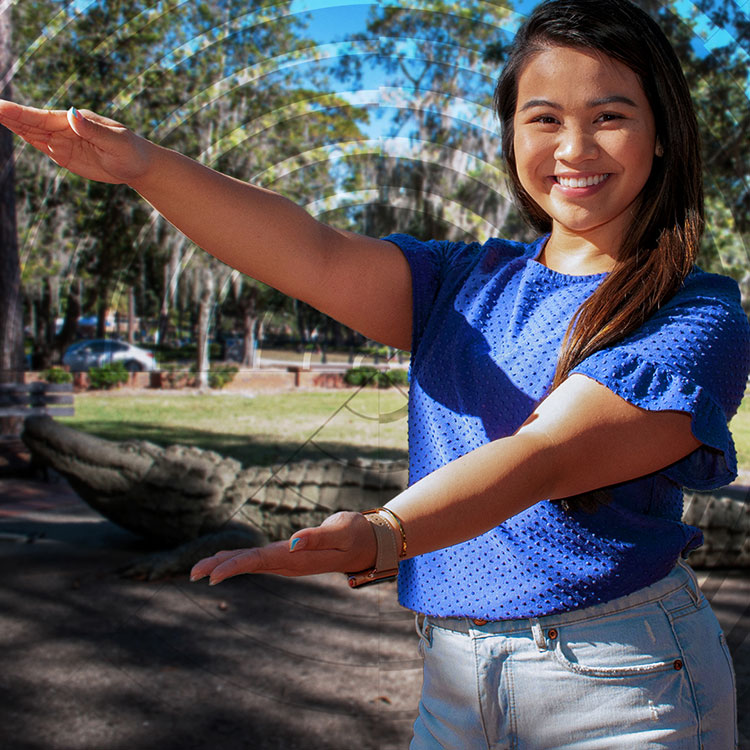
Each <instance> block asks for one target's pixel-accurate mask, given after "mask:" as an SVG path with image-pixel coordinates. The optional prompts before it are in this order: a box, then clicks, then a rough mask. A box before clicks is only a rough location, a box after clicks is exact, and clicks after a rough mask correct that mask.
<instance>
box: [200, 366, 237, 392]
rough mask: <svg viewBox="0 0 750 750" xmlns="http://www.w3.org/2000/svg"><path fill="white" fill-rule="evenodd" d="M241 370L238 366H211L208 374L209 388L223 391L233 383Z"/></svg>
mask: <svg viewBox="0 0 750 750" xmlns="http://www.w3.org/2000/svg"><path fill="white" fill-rule="evenodd" d="M239 369H240V368H239V367H237V365H211V371H210V372H209V373H208V385H209V388H217V389H221V388H223V387H224V386H225V385H227V384H229V383H231V382H232V381H233V380H234V376H235V375H236V374H237V373H238V372H239Z"/></svg>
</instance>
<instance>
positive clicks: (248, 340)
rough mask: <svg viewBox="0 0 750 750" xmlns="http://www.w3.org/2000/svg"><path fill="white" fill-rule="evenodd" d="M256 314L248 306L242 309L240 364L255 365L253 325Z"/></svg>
mask: <svg viewBox="0 0 750 750" xmlns="http://www.w3.org/2000/svg"><path fill="white" fill-rule="evenodd" d="M257 323H258V316H257V315H256V314H255V313H254V312H253V311H251V310H250V309H249V308H245V309H244V310H243V311H242V327H243V332H244V336H243V339H242V366H243V367H253V368H254V367H255V350H256V347H255V327H256V325H257Z"/></svg>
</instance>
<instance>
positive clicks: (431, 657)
mask: <svg viewBox="0 0 750 750" xmlns="http://www.w3.org/2000/svg"><path fill="white" fill-rule="evenodd" d="M420 620H421V618H420ZM479 622H480V624H478V625H477V624H475V621H473V620H471V619H468V618H434V617H427V618H425V619H424V621H422V622H421V624H419V625H418V632H419V634H420V637H421V642H420V644H419V645H420V651H421V652H422V655H423V657H424V684H423V687H422V699H421V701H420V704H419V716H418V718H417V720H416V722H415V724H414V739H413V740H412V743H411V745H410V748H411V750H435V749H436V748H441V749H446V750H447V749H448V748H455V750H474V749H475V748H476V749H477V750H479V749H484V750H487V749H488V748H489V749H491V750H500V749H501V748H502V750H506V749H507V750H511V749H514V750H515V749H517V750H562V749H563V748H566V749H570V750H573V749H574V750H645V749H646V748H648V750H651V749H652V748H669V750H683V749H684V750H688V748H689V749H690V750H698V749H699V748H703V749H704V750H732V749H733V748H736V747H737V707H736V693H735V685H734V673H733V669H732V663H731V657H730V655H729V651H728V649H727V646H726V641H725V639H724V635H723V633H722V632H721V628H720V626H719V623H718V621H717V620H716V617H715V616H714V614H713V612H712V611H711V608H710V606H709V604H708V602H707V601H706V600H705V598H704V597H703V595H702V594H701V592H700V589H699V588H698V583H697V581H696V580H695V575H694V574H693V572H692V570H691V569H690V568H689V567H688V566H687V565H685V564H684V563H679V564H678V565H677V566H676V567H675V569H674V570H673V571H672V572H671V573H670V574H669V575H668V576H667V577H666V578H663V579H662V580H661V581H658V582H657V583H655V584H654V585H652V586H649V587H647V588H645V589H641V590H640V591H637V592H636V593H634V594H630V595H629V596H625V597H622V598H619V599H615V600H614V601H611V602H607V603H606V604H599V605H596V606H594V607H589V608H586V609H582V610H577V611H574V612H568V613H565V614H560V615H550V616H547V617H540V618H538V619H532V620H506V621H502V622H489V623H487V624H481V622H482V621H479Z"/></svg>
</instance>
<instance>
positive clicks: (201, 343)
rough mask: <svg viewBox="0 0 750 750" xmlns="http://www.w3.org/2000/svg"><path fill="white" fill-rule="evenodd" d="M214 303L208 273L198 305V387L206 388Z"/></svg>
mask: <svg viewBox="0 0 750 750" xmlns="http://www.w3.org/2000/svg"><path fill="white" fill-rule="evenodd" d="M213 301H214V278H213V276H212V275H211V274H210V273H206V274H204V275H203V285H202V288H201V292H200V302H199V303H198V335H197V344H198V346H197V352H196V354H197V362H196V364H197V367H198V373H197V375H198V378H197V380H198V387H199V388H208V371H209V368H210V366H211V365H210V361H209V336H208V334H209V328H210V325H211V305H212V304H213Z"/></svg>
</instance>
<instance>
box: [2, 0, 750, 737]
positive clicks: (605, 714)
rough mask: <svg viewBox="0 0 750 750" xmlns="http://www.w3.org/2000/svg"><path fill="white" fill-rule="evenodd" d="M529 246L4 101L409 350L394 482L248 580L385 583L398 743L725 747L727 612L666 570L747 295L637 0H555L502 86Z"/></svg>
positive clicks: (199, 226)
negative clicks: (710, 253) (264, 182)
mask: <svg viewBox="0 0 750 750" xmlns="http://www.w3.org/2000/svg"><path fill="white" fill-rule="evenodd" d="M496 102H497V108H498V113H499V115H500V119H501V123H502V126H503V136H502V137H503V148H504V155H505V159H506V161H507V166H508V170H509V174H510V178H511V181H512V185H513V188H514V190H515V193H516V195H517V197H518V201H519V205H520V206H521V208H522V209H523V210H524V212H525V213H526V215H527V216H528V218H529V220H530V221H531V223H532V224H533V225H534V226H535V227H536V228H537V229H538V230H539V232H540V234H541V236H540V238H539V239H538V240H537V241H536V242H534V243H532V244H530V245H522V244H518V243H514V242H509V241H504V240H498V239H491V240H489V241H488V242H486V243H485V244H484V245H480V244H478V243H474V244H469V245H466V244H463V243H450V242H420V241H418V240H416V239H414V238H412V237H408V236H404V235H393V236H391V237H389V238H387V239H386V240H376V239H370V238H366V237H362V236H358V235H355V234H352V233H348V232H342V231H339V230H336V229H333V228H331V227H328V226H325V225H323V224H321V223H319V222H317V221H315V220H314V219H312V218H311V217H310V216H308V215H307V214H306V213H305V212H304V211H302V210H301V209H300V208H298V207H296V206H294V205H293V204H291V203H290V202H289V201H287V200H286V199H284V198H282V197H280V196H278V195H276V194H274V193H272V192H269V191H267V190H263V189H261V188H258V187H254V186H252V185H248V184H245V183H242V182H239V181H236V180H233V179H231V178H228V177H225V176H223V175H220V174H217V173H216V172H213V171H211V170H210V169H207V168H205V167H203V166H200V165H198V164H197V163H195V162H193V161H191V160H189V159H187V158H185V157H182V156H180V155H179V154H176V153H174V152H171V151H168V150H165V149H162V148H160V147H158V146H156V145H154V144H152V143H149V142H148V141H145V140H143V139H141V138H139V137H137V136H136V135H134V134H133V133H131V132H130V131H128V130H126V129H125V128H123V127H122V126H120V125H119V124H118V123H116V122H113V121H111V120H108V119H105V118H102V117H99V116H97V115H95V114H94V113H92V112H83V113H79V112H76V111H75V110H70V111H69V112H67V113H65V112H44V111H41V110H34V109H30V108H25V107H20V106H18V105H14V104H10V103H3V104H2V106H0V121H2V122H3V123H4V124H5V125H7V126H8V127H9V128H11V129H12V130H14V131H15V132H17V133H18V134H19V135H21V136H22V137H24V138H25V139H26V140H28V141H29V142H30V143H31V144H32V145H34V146H35V147H37V148H39V149H40V150H42V151H43V152H45V153H47V154H48V155H50V156H51V157H52V158H53V159H54V160H55V161H56V162H57V163H59V164H61V165H63V166H66V167H68V168H70V169H72V170H73V171H75V172H77V173H78V174H81V175H83V176H86V177H90V178H92V179H96V180H103V181H107V182H116V183H127V184H129V185H130V186H131V187H133V188H134V189H135V190H137V191H138V192H139V193H140V194H141V195H142V196H143V197H144V198H145V199H146V200H148V201H149V202H150V203H151V204H152V205H154V206H155V207H156V208H157V209H158V210H159V211H160V212H161V213H162V214H163V215H164V216H165V217H167V218H168V219H169V220H170V221H172V222H173V223H174V224H175V225H176V226H178V227H179V228H180V229H181V230H182V231H183V232H185V233H186V234H187V235H188V236H189V237H190V238H191V239H192V240H193V241H194V242H195V243H197V244H198V245H200V246H202V247H203V248H205V249H206V250H208V251H209V252H211V253H213V254H214V255H216V256H217V257H219V258H221V259H222V260H224V261H226V262H227V263H230V264H231V265H233V266H234V267H236V268H238V269H239V270H241V271H243V272H245V273H248V274H250V275H252V276H254V277H256V278H258V279H261V280H262V281H264V282H266V283H268V284H272V285H274V286H276V287H277V288H279V289H281V290H282V291H284V292H286V293H288V294H291V295H293V296H296V297H298V298H300V299H303V300H305V301H306V302H309V303H310V304H312V305H314V306H316V307H318V308H319V309H321V310H323V311H324V312H326V313H328V314H329V315H332V316H333V317H335V318H337V319H338V320H341V321H342V322H344V323H346V324H347V325H349V326H351V327H353V328H355V329H357V330H359V331H362V332H363V333H365V334H366V335H367V336H369V337H372V338H374V339H376V340H379V341H381V342H383V343H385V344H389V345H393V346H397V347H401V348H404V349H411V352H412V367H411V389H410V422H409V437H410V454H411V456H410V460H411V485H410V487H409V488H408V489H407V490H406V491H405V492H403V493H402V494H400V495H399V496H398V497H396V498H394V499H393V500H391V501H390V502H389V503H388V504H387V506H386V507H385V508H384V509H379V510H377V511H376V512H374V513H369V514H366V515H365V514H358V513H339V514H336V515H335V516H332V517H331V518H329V519H328V520H327V521H326V522H324V523H323V524H322V525H321V526H320V527H318V528H315V529H304V530H301V531H299V532H297V533H296V534H294V536H293V537H292V539H291V540H290V541H289V542H280V543H276V544H272V545H269V546H268V547H265V548H262V549H252V550H233V551H227V552H221V553H219V554H218V555H216V556H214V557H212V558H209V559H207V560H203V561H201V562H200V563H199V564H198V565H196V567H195V568H194V571H193V579H194V580H197V579H199V578H201V577H204V576H210V581H211V583H218V582H219V581H222V580H224V579H226V578H228V577H229V576H233V575H237V574H239V573H251V572H258V571H263V572H272V573H278V574H281V575H305V574H311V573H320V572H327V571H346V572H349V573H351V576H350V582H351V583H352V584H353V585H358V584H359V583H361V582H363V581H365V582H366V581H374V580H379V579H381V578H383V577H386V576H389V575H393V574H395V573H396V569H397V568H398V570H399V594H400V600H401V603H402V604H404V605H405V606H407V607H409V608H411V609H413V610H415V611H416V612H418V613H421V615H425V617H423V618H422V617H420V636H421V639H422V642H421V645H422V651H423V654H424V657H425V673H424V687H423V694H422V700H421V702H420V712H419V717H418V719H417V722H416V724H415V737H414V740H413V743H412V747H413V748H417V749H419V748H474V747H477V748H478V747H498V748H499V747H518V748H533V749H534V750H540V749H542V748H587V749H588V748H592V749H593V748H615V747H617V748H633V747H639V748H641V747H643V748H646V747H669V748H699V747H705V748H717V750H718V749H719V748H731V747H734V746H735V745H736V729H735V726H736V719H735V698H734V686H733V676H732V668H731V663H730V659H729V654H728V651H727V648H726V645H725V643H724V639H723V636H722V634H721V631H720V628H719V625H718V623H717V621H716V619H715V617H714V616H713V613H712V612H711V610H710V608H709V606H708V604H707V602H706V601H705V599H704V598H703V597H702V595H701V593H700V590H699V589H698V587H697V584H696V580H695V577H694V575H693V574H692V572H691V571H690V569H689V568H688V567H687V565H686V564H685V563H684V562H683V561H682V558H683V557H685V556H686V555H687V554H688V553H689V551H690V550H692V549H694V548H695V547H696V546H698V545H699V544H700V532H699V530H697V529H695V528H692V527H689V526H686V525H684V524H682V523H681V522H680V517H681V508H682V496H681V488H682V487H683V486H688V487H693V488H698V489H709V488H712V487H717V486H721V485H723V484H725V483H727V482H729V481H731V480H732V478H733V477H734V476H735V456H734V448H733V445H732V440H731V436H730V434H729V432H728V429H727V421H728V420H729V418H731V416H732V415H733V413H734V412H735V411H736V409H737V407H738V405H739V403H740V400H741V398H742V394H743V391H744V386H745V381H746V378H747V374H748V370H750V332H749V330H748V321H747V318H746V317H745V315H744V313H743V311H742V309H741V307H740V304H739V293H738V290H737V286H736V284H734V282H732V281H731V280H729V279H726V278H723V277H720V276H715V275H711V274H706V273H704V272H702V271H700V270H699V269H697V268H695V267H694V260H695V256H696V252H697V249H698V242H699V238H700V235H701V230H702V224H703V216H702V189H701V163H700V151H699V143H698V133H697V126H696V120H695V115H694V112H693V109H692V106H691V102H690V96H689V92H688V89H687V86H686V83H685V80H684V78H683V75H682V73H681V71H680V67H679V64H678V62H677V60H676V57H675V55H674V52H673V51H672V50H671V48H670V47H669V44H668V42H667V41H666V39H665V37H664V36H663V34H662V33H661V32H660V30H659V29H658V27H657V26H656V25H655V24H654V22H653V21H651V20H650V19H649V17H648V16H647V15H646V14H645V13H643V12H642V11H640V10H639V9H638V8H637V7H636V6H634V5H632V4H631V3H629V2H628V1H627V0H556V1H554V2H548V3H545V4H543V5H541V6H540V7H539V8H538V9H537V10H536V11H535V12H534V14H533V15H532V16H531V17H530V19H529V20H528V22H527V23H526V24H525V26H524V27H523V28H522V29H521V31H519V33H518V35H517V39H516V43H515V46H514V48H513V50H512V52H511V55H510V59H509V62H508V64H507V66H506V68H505V70H504V72H503V74H502V76H501V78H500V81H499V83H498V87H497V92H496Z"/></svg>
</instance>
